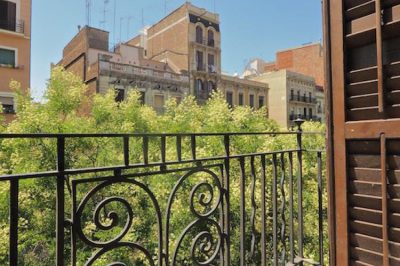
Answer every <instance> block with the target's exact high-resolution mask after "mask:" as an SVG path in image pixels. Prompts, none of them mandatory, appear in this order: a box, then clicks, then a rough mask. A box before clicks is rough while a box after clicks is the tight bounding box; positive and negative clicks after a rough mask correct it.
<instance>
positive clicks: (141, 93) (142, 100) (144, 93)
mask: <svg viewBox="0 0 400 266" xmlns="http://www.w3.org/2000/svg"><path fill="white" fill-rule="evenodd" d="M139 93H140V97H139V102H140V104H145V99H146V92H144V91H140V92H139Z"/></svg>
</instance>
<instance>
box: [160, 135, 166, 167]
mask: <svg viewBox="0 0 400 266" xmlns="http://www.w3.org/2000/svg"><path fill="white" fill-rule="evenodd" d="M166 145H167V144H166V138H165V136H161V162H162V163H165V150H166Z"/></svg>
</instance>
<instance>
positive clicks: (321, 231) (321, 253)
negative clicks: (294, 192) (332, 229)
mask: <svg viewBox="0 0 400 266" xmlns="http://www.w3.org/2000/svg"><path fill="white" fill-rule="evenodd" d="M321 157H322V153H321V152H320V151H319V152H318V153H317V163H318V236H319V265H321V266H322V265H324V228H323V215H322V211H323V209H322V194H323V186H322V158H321Z"/></svg>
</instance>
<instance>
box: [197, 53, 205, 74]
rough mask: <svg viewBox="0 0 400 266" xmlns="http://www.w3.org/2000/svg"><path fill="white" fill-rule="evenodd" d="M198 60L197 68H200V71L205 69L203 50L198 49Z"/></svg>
mask: <svg viewBox="0 0 400 266" xmlns="http://www.w3.org/2000/svg"><path fill="white" fill-rule="evenodd" d="M196 60H197V70H198V71H202V70H204V64H203V52H201V51H196Z"/></svg>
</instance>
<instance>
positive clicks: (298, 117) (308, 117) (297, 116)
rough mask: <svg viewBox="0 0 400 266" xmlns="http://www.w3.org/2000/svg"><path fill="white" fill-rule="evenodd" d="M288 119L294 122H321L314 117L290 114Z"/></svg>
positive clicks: (318, 118)
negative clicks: (298, 120)
mask: <svg viewBox="0 0 400 266" xmlns="http://www.w3.org/2000/svg"><path fill="white" fill-rule="evenodd" d="M289 119H290V121H294V120H296V119H303V120H307V121H318V122H321V118H320V117H318V116H316V115H302V114H297V115H296V114H290V115H289Z"/></svg>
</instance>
